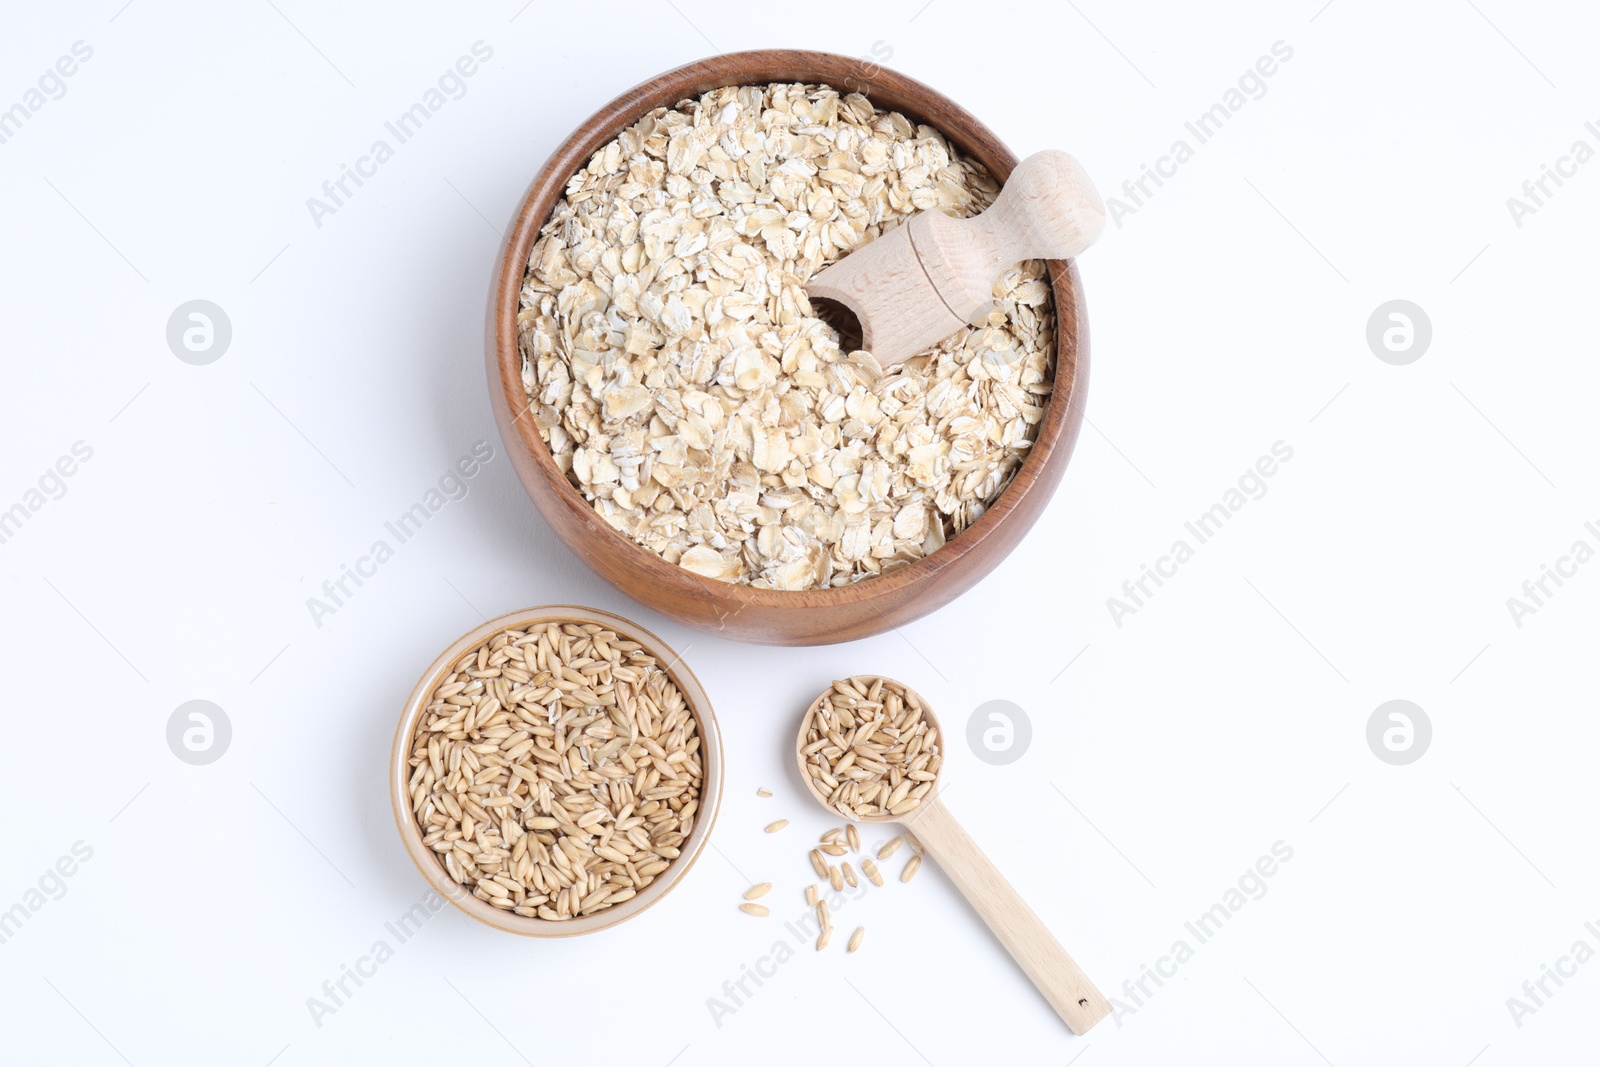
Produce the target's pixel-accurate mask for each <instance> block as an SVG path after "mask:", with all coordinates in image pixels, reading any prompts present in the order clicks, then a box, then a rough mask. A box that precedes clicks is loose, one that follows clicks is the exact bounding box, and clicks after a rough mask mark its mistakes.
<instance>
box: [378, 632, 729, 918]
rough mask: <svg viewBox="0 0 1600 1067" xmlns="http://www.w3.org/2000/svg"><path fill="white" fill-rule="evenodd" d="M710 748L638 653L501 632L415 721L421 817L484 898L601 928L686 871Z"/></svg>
mask: <svg viewBox="0 0 1600 1067" xmlns="http://www.w3.org/2000/svg"><path fill="white" fill-rule="evenodd" d="M700 748H701V737H700V734H699V731H698V729H697V723H696V720H695V716H694V714H693V712H692V711H691V710H690V708H689V707H688V705H687V703H686V701H685V700H684V697H683V694H682V693H681V692H680V691H679V689H678V687H677V686H676V685H675V684H674V683H673V681H672V679H671V678H670V677H669V676H668V675H667V674H666V672H665V671H664V670H663V669H662V668H661V666H660V665H659V664H657V662H656V660H655V658H654V657H653V656H651V655H650V654H649V653H648V652H646V651H645V650H644V649H643V647H642V646H641V645H640V644H639V643H638V642H636V641H631V640H628V639H626V638H624V637H622V636H620V635H619V634H617V633H616V632H615V631H614V630H610V629H608V628H606V627H604V626H600V625H597V624H594V623H575V622H541V623H536V624H534V625H531V626H528V627H526V628H525V629H517V628H512V629H507V630H502V631H500V632H499V633H497V634H494V635H493V636H492V637H490V638H488V639H487V640H486V641H484V642H483V643H482V644H480V645H479V646H478V647H476V648H474V649H471V650H470V651H468V652H466V653H465V654H464V655H462V656H461V658H460V659H459V660H457V661H456V663H455V665H454V667H453V669H452V670H451V671H450V672H449V673H448V674H446V675H445V676H444V678H443V679H442V680H441V681H440V682H439V684H438V685H437V686H436V687H435V688H434V690H433V692H432V694H431V696H430V698H429V702H428V704H427V706H426V708H424V709H423V712H422V714H421V716H420V717H419V718H418V720H417V726H416V730H415V733H414V734H413V735H412V738H411V744H410V758H409V765H410V766H411V768H412V771H411V776H410V779H409V782H408V791H409V796H410V801H411V811H412V816H413V818H414V819H415V820H416V824H417V827H418V829H419V830H420V832H421V834H422V843H423V845H424V846H425V847H426V848H428V849H430V850H431V851H432V853H433V855H434V857H435V859H436V860H437V861H438V863H439V864H440V866H441V867H442V868H443V870H444V871H445V873H446V874H447V876H448V877H449V878H451V879H452V880H454V881H455V882H456V883H458V884H460V885H463V886H465V887H467V888H468V889H469V890H470V891H471V892H472V894H473V895H474V896H476V897H477V898H478V899H479V900H482V901H484V902H485V903H487V904H490V905H492V906H493V907H496V908H500V909H502V910H505V911H510V912H514V913H516V914H518V915H523V916H528V917H530V918H540V919H547V920H557V921H559V920H567V919H572V918H574V917H577V916H588V915H595V914H597V913H599V912H601V911H604V910H606V909H608V908H611V907H614V906H616V905H618V904H621V903H622V902H624V901H626V900H630V899H632V898H633V897H634V896H635V895H636V894H637V893H638V892H639V891H640V890H642V889H644V888H645V887H646V886H648V885H649V884H650V883H651V882H652V881H654V880H655V879H656V878H657V877H658V876H659V875H661V873H662V872H664V871H665V870H667V868H668V867H669V866H670V865H671V864H672V862H673V861H674V860H676V859H677V858H678V856H679V854H680V848H681V846H682V845H683V843H684V841H685V839H686V838H687V837H688V836H689V833H690V831H691V830H692V829H693V827H694V825H695V819H696V815H697V813H698V810H699V807H700V797H701V792H702V789H703V788H704V783H705V774H704V770H703V765H702V760H701V751H700Z"/></svg>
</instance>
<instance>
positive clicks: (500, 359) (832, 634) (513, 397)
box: [487, 49, 1089, 645]
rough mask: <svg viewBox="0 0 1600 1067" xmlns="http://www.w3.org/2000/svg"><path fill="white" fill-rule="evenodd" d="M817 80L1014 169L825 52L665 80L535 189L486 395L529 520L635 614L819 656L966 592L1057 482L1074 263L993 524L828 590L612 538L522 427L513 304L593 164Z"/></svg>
mask: <svg viewBox="0 0 1600 1067" xmlns="http://www.w3.org/2000/svg"><path fill="white" fill-rule="evenodd" d="M769 82H826V83H828V84H829V85H832V86H834V87H836V88H839V89H841V90H846V91H851V92H860V93H863V94H864V95H866V96H867V97H868V98H869V99H871V100H872V102H873V103H874V104H876V105H877V106H878V107H880V108H886V109H892V110H895V111H899V112H901V113H903V114H905V115H906V116H907V117H909V118H911V119H912V120H914V121H917V122H923V123H926V124H928V125H930V126H933V127H934V128H936V129H938V130H939V131H940V132H941V133H943V134H944V136H945V137H946V138H947V139H948V140H949V141H950V143H951V144H952V145H954V146H955V148H956V150H957V151H959V152H960V153H962V154H963V155H965V156H967V157H968V158H971V159H975V160H977V161H978V162H980V163H982V164H983V165H984V166H985V167H986V168H988V170H989V172H990V173H991V174H993V175H994V176H995V178H996V179H1000V180H1004V179H1005V178H1006V177H1007V176H1008V175H1009V174H1010V173H1011V169H1012V168H1013V167H1014V166H1016V163H1017V159H1016V157H1015V156H1014V155H1012V154H1011V151H1010V150H1009V149H1007V148H1006V146H1005V145H1004V144H1002V143H1001V142H1000V140H999V138H997V137H996V136H995V135H994V134H993V133H992V132H990V130H989V129H988V127H986V126H984V125H983V124H982V123H981V122H979V121H978V120H977V119H976V118H974V117H973V116H971V115H969V114H968V113H967V112H966V111H964V110H962V109H961V108H960V107H958V106H957V105H956V104H955V103H953V102H952V101H950V100H949V99H947V98H946V97H944V96H942V95H940V94H939V93H937V92H935V91H934V90H932V89H930V88H928V87H927V86H926V85H923V84H922V83H921V82H918V81H914V80H912V79H911V78H908V77H906V76H905V75H903V74H897V73H896V72H894V71H892V70H888V69H885V68H882V67H878V66H876V65H874V64H871V63H869V62H867V61H864V60H859V59H852V58H850V57H848V56H837V55H832V54H830V53H827V52H801V51H791V50H787V49H783V50H771V51H759V52H738V53H734V54H731V55H724V56H717V57H715V58H712V59H706V60H701V61H700V62H697V63H690V64H689V65H687V66H684V67H679V68H678V69H677V70H671V71H668V72H667V73H665V74H662V75H659V76H657V77H655V78H652V79H650V80H649V81H647V82H645V83H644V84H642V85H639V86H637V87H635V88H633V89H631V90H629V91H628V92H626V93H624V94H623V95H621V96H619V97H618V98H617V99H615V100H613V101H612V102H611V103H609V104H607V105H606V106H605V107H603V108H601V109H600V110H599V111H598V112H596V113H595V114H594V115H593V116H592V117H591V118H590V119H589V120H588V121H587V122H585V123H584V124H583V125H582V126H580V127H579V128H578V130H577V132H576V133H574V134H573V135H572V136H571V137H569V138H567V140H566V141H565V142H563V143H562V144H561V146H560V147H559V148H557V149H556V150H555V153H554V154H553V155H551V157H550V159H549V161H548V162H546V163H545V165H544V169H543V170H542V171H540V172H539V175H538V177H536V178H535V179H534V180H533V185H532V186H531V187H529V189H528V193H527V196H526V197H525V198H524V199H523V201H522V206H521V207H520V208H519V209H518V211H517V214H516V217H515V219H514V220H513V221H512V225H511V229H510V231H509V232H508V234H507V237H506V240H505V242H504V244H503V245H502V246H501V252H500V270H499V276H498V278H497V280H496V281H495V284H494V287H493V289H492V291H491V292H490V294H489V319H488V339H487V355H488V370H489V395H490V399H491V401H492V404H493V407H494V413H495V420H496V422H498V423H499V426H500V436H501V438H502V439H503V440H504V441H505V445H506V451H507V453H508V454H509V455H510V457H511V463H512V466H513V467H514V468H515V469H516V472H517V476H518V477H519V478H520V479H521V480H522V485H523V488H524V489H526V490H527V492H528V495H529V496H530V497H531V498H532V499H533V502H534V504H535V506H537V507H538V509H539V512H540V514H542V515H543V516H544V518H545V521H546V522H548V523H549V524H550V527H551V529H552V530H554V531H555V533H556V536H558V537H560V538H561V540H562V541H564V542H565V543H566V545H567V547H569V548H570V549H572V551H573V552H575V553H577V555H578V556H579V558H581V559H582V560H583V561H584V562H585V563H587V564H588V565H589V566H590V567H592V568H593V569H594V570H595V572H596V573H598V574H599V575H600V576H601V577H602V578H604V579H606V580H607V581H608V582H610V583H611V584H612V585H614V586H616V587H617V588H618V589H620V590H622V591H623V592H624V593H626V594H628V595H629V596H631V597H633V598H634V599H635V600H637V601H639V602H640V603H642V604H644V605H646V606H648V607H650V608H653V609H654V610H656V611H659V612H661V613H662V614H664V615H669V616H671V617H673V618H675V619H677V620H679V621H680V622H683V623H685V624H687V625H689V626H693V627H695V628H697V629H700V630H704V631H707V632H709V633H716V634H721V635H722V636H725V637H732V638H736V639H738V640H743V641H758V642H763V643H767V644H778V645H821V644H830V643H832V642H836V641H850V640H855V639H857V638H861V637H868V636H871V635H872V634H877V633H882V632H884V631H886V630H890V629H893V628H895V627H897V626H901V625H904V624H905V623H908V622H910V621H911V620H913V619H916V618H919V617H921V616H923V615H926V614H927V613H928V612H930V611H933V610H934V609H935V608H938V607H941V606H943V605H945V604H947V603H949V602H950V601H951V600H954V599H955V598H956V597H958V596H960V595H961V594H962V593H964V592H966V591H967V590H968V589H970V588H971V587H972V586H973V585H974V584H976V583H977V582H978V580H979V579H981V578H982V577H983V576H984V575H986V574H988V573H989V572H990V571H991V570H993V569H994V568H995V566H996V565H998V564H999V563H1000V561H1001V560H1003V559H1005V557H1006V556H1007V555H1008V554H1009V553H1010V552H1011V550H1012V549H1013V548H1015V547H1016V545H1017V543H1018V542H1019V541H1021V540H1022V537H1023V535H1025V534H1026V533H1027V532H1028V530H1029V528H1030V527H1032V526H1033V524H1034V522H1035V521H1036V520H1037V519H1038V518H1039V515H1040V513H1041V512H1043V511H1044V508H1045V505H1046V504H1047V503H1048V502H1049V500H1050V494H1051V493H1052V492H1053V491H1054V490H1055V487H1056V485H1057V484H1058V483H1059V482H1060V481H1061V475H1062V472H1063V471H1064V470H1065V468H1066V465H1067V460H1068V459H1069V458H1070V457H1071V455H1072V446H1073V444H1074V443H1075V442H1076V441H1077V437H1078V430H1079V427H1080V426H1081V424H1082V422H1083V406H1084V393H1085V391H1086V388H1087V386H1088V380H1089V375H1088V369H1089V364H1088V359H1089V331H1088V325H1087V323H1086V321H1085V319H1084V311H1083V286H1082V282H1081V280H1080V279H1079V277H1078V271H1077V268H1076V267H1075V266H1074V264H1072V263H1071V262H1062V261H1057V260H1052V261H1051V262H1050V282H1051V287H1052V290H1053V292H1054V297H1055V311H1056V351H1055V388H1054V392H1053V394H1052V396H1051V399H1050V403H1049V405H1048V406H1047V407H1046V409H1045V415H1044V419H1043V420H1042V422H1041V423H1040V425H1039V428H1038V434H1037V436H1036V438H1035V440H1034V444H1033V448H1032V449H1031V451H1030V452H1029V454H1028V457H1027V459H1026V460H1025V461H1024V462H1023V464H1022V466H1021V467H1020V468H1019V469H1018V471H1017V472H1016V474H1015V475H1014V476H1013V477H1012V479H1011V482H1010V484H1008V485H1007V486H1006V488H1005V490H1004V491H1003V492H1002V493H1001V494H1000V497H999V499H998V500H996V501H995V503H994V504H993V505H992V506H990V508H989V509H988V511H986V512H985V513H984V515H983V516H982V517H981V518H980V519H978V521H977V522H975V523H973V524H972V525H971V526H970V527H968V528H967V529H966V530H964V531H962V532H961V533H960V534H958V535H957V536H955V537H952V538H951V539H950V540H949V541H948V542H947V543H946V544H945V545H944V547H942V548H940V549H938V550H937V551H935V552H933V553H931V554H929V555H928V556H925V557H924V558H922V559H920V560H917V561H915V562H913V563H910V564H907V565H905V566H903V567H900V568H898V569H896V570H894V571H891V572H889V573H888V574H883V575H879V576H877V577H874V578H868V579H865V580H863V581H859V582H856V583H854V584H851V585H847V586H842V587H838V588H830V589H812V590H804V591H784V590H773V589H754V588H751V587H750V586H746V585H733V584H731V583H727V582H719V581H717V580H715V579H713V578H705V577H702V576H701V575H698V574H693V573H691V572H689V571H686V570H683V569H682V568H681V567H678V566H676V565H675V564H672V563H668V562H667V561H666V560H664V559H662V558H661V557H660V556H658V555H656V554H655V553H654V552H651V551H650V550H649V549H646V548H644V547H643V546H641V545H638V544H635V543H634V542H633V540H632V539H630V538H629V537H627V536H626V535H625V534H622V533H620V532H618V531H617V530H614V529H612V528H611V527H610V526H609V525H607V524H606V522H605V521H604V520H603V519H601V517H600V516H599V514H598V513H596V511H595V510H594V506H593V505H592V504H590V503H589V501H587V500H585V499H584V498H583V496H582V494H581V493H579V492H578V490H577V489H576V488H575V487H574V486H573V485H572V483H571V482H569V481H568V480H567V477H566V475H564V474H562V473H561V471H560V470H559V469H558V468H557V467H556V465H555V461H554V460H553V459H552V458H551V456H550V451H549V449H548V448H547V447H546V445H545V443H544V441H543V440H542V439H541V438H540V436H539V430H538V427H537V426H535V425H534V421H533V418H532V417H531V415H530V411H529V407H530V405H529V403H528V398H527V394H526V393H525V392H524V390H523V386H522V354H521V352H520V351H519V350H518V347H517V311H518V299H519V294H520V292H521V289H522V280H523V276H524V275H525V274H526V272H527V267H528V256H529V253H530V252H531V251H532V249H533V246H534V243H535V242H536V241H537V240H538V237H539V230H540V228H541V227H542V226H543V225H544V224H545V222H546V221H548V220H549V218H550V215H551V212H552V211H553V210H554V209H555V206H556V204H557V202H558V201H559V200H560V199H561V196H562V194H563V192H564V191H565V189H566V185H567V181H568V179H569V178H571V177H572V175H573V174H575V173H577V171H578V170H580V169H581V168H582V167H583V166H585V165H586V164H587V163H588V162H589V159H590V158H591V157H592V156H593V155H594V153H595V152H596V151H598V150H599V149H600V148H602V147H604V146H605V145H606V144H607V143H608V142H610V141H611V140H612V139H614V138H615V137H616V136H617V134H619V133H620V132H622V130H624V129H625V128H627V127H628V126H630V125H631V124H632V123H634V122H635V121H637V120H638V119H639V118H640V117H642V116H643V115H644V114H646V113H647V112H649V111H652V110H654V109H655V108H658V107H671V106H673V105H675V104H677V103H679V102H681V101H683V100H685V99H690V98H693V97H696V96H698V95H700V94H701V93H704V92H708V91H709V90H711V89H716V88H720V87H722V86H725V85H755V84H765V83H769Z"/></svg>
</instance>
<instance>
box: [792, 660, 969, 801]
mask: <svg viewBox="0 0 1600 1067" xmlns="http://www.w3.org/2000/svg"><path fill="white" fill-rule="evenodd" d="M858 678H864V679H866V680H867V681H868V683H869V684H870V683H871V682H872V681H873V680H876V679H879V678H881V679H883V680H884V681H885V682H893V683H894V684H895V685H898V686H899V687H900V688H902V689H904V690H905V691H906V692H907V693H910V694H911V695H912V696H914V697H916V698H917V702H918V703H919V704H921V705H922V717H923V718H924V719H927V720H928V722H929V723H930V724H932V726H933V728H934V729H935V730H937V731H938V734H939V751H940V752H943V751H945V745H946V738H945V735H944V727H943V726H941V725H940V724H939V716H938V715H937V714H935V713H934V710H933V705H931V704H929V703H928V698H927V697H925V696H923V695H922V694H921V693H919V692H917V691H916V690H915V689H913V688H911V687H910V686H909V685H906V683H904V682H902V681H901V680H900V679H898V678H891V677H889V676H888V675H887V674H852V675H850V676H849V677H848V678H844V679H841V681H848V682H853V681H855V680H856V679H858ZM831 692H833V683H832V682H830V683H828V688H826V689H824V690H823V691H822V692H820V693H818V694H817V699H815V700H813V701H812V702H811V705H810V707H808V708H806V713H805V714H804V715H802V716H801V717H800V732H799V733H797V734H796V735H795V740H794V758H795V763H796V764H797V765H798V766H799V767H800V781H801V782H803V783H804V784H805V787H806V791H807V792H808V793H810V794H811V798H812V799H813V800H815V801H816V802H817V803H818V804H821V805H822V807H823V810H824V811H826V812H828V814H830V815H844V812H842V811H840V810H839V809H838V808H835V807H834V806H833V805H832V804H829V803H828V798H827V797H825V796H823V795H822V794H821V793H819V792H817V787H816V786H815V785H813V784H812V782H811V774H810V772H809V771H807V770H806V757H805V753H804V752H803V751H802V750H803V749H804V748H805V747H806V733H807V732H808V731H809V730H810V728H811V719H812V716H814V715H816V713H817V707H818V705H820V704H821V703H822V699H823V697H826V696H827V695H828V694H829V693H831ZM942 777H944V766H943V763H941V764H940V772H939V773H938V774H936V775H934V776H933V788H932V789H930V790H928V792H927V795H926V796H924V797H923V798H922V800H921V801H920V802H919V803H918V804H917V806H916V807H914V808H912V809H911V810H910V811H908V812H906V813H905V814H904V815H869V816H866V817H865V818H860V817H857V816H854V815H844V817H845V818H847V819H849V820H850V821H851V822H870V823H883V822H897V823H905V822H906V821H908V820H909V819H911V818H913V817H914V816H915V815H916V814H917V813H918V812H919V811H922V810H923V809H925V808H926V807H927V806H928V805H929V804H931V803H933V801H934V799H935V798H936V797H938V795H939V779H940V778H942Z"/></svg>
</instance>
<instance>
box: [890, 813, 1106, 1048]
mask: <svg viewBox="0 0 1600 1067" xmlns="http://www.w3.org/2000/svg"><path fill="white" fill-rule="evenodd" d="M906 826H907V828H908V829H910V830H911V831H912V833H914V834H916V835H917V839H918V840H919V841H921V842H922V844H923V845H924V846H925V847H926V848H927V851H928V853H929V855H931V856H932V857H933V859H934V860H935V861H936V862H937V863H938V864H939V866H940V867H941V868H942V869H943V870H944V873H945V874H947V875H949V876H950V880H951V881H952V882H954V883H955V885H956V888H957V889H959V890H961V893H962V895H963V896H965V897H966V898H967V903H969V904H971V905H972V907H973V910H974V911H976V912H977V913H978V915H979V916H980V917H981V918H982V919H983V921H984V922H985V923H987V924H988V925H989V929H990V930H992V931H994V935H995V937H997V938H999V939H1000V943H1001V944H1003V945H1004V946H1005V947H1006V951H1008V952H1010V953H1011V958H1012V959H1014V960H1016V961H1017V963H1018V964H1019V965H1020V966H1021V967H1022V969H1023V971H1024V972H1026V973H1027V975H1028V977H1029V978H1030V979H1031V980H1032V981H1033V984H1034V985H1035V986H1037V987H1038V989H1039V992H1040V993H1042V994H1044V998H1045V1000H1047V1001H1049V1002H1050V1006H1051V1007H1052V1008H1054V1009H1055V1010H1056V1014H1057V1015H1059V1016H1061V1018H1062V1019H1063V1020H1065V1022H1066V1024H1067V1026H1069V1027H1070V1028H1071V1029H1072V1032H1073V1033H1075V1034H1082V1033H1085V1032H1087V1031H1088V1029H1089V1028H1090V1027H1091V1026H1093V1025H1094V1024H1095V1023H1097V1022H1099V1021H1100V1020H1101V1019H1104V1018H1105V1017H1106V1016H1107V1015H1109V1014H1110V1013H1111V1005H1110V1003H1108V1002H1107V1000H1106V998H1105V996H1104V995H1103V994H1102V993H1101V992H1100V990H1098V989H1096V988H1095V986H1094V983H1093V982H1091V981H1090V980H1089V977H1088V975H1086V974H1084V973H1083V971H1082V970H1080V969H1079V967H1078V965H1077V964H1076V963H1074V962H1073V960H1072V957H1071V956H1069V955H1067V951H1066V949H1064V948H1062V947H1061V945H1060V943H1058V942H1057V941H1056V939H1055V937H1054V936H1053V935H1052V934H1051V933H1050V929H1049V927H1047V926H1045V924H1044V923H1042V922H1040V921H1039V917H1038V916H1037V915H1035V914H1034V913H1033V909H1032V908H1030V907H1028V904H1027V902H1026V901H1024V900H1023V899H1022V897H1021V896H1020V895H1018V893H1017V891H1016V890H1015V889H1013V888H1011V883H1010V882H1007V881H1006V880H1005V876H1004V875H1002V874H1001V873H1000V871H999V870H998V869H997V868H996V867H995V865H994V864H993V863H991V862H990V861H989V857H988V856H985V855H984V854H983V850H982V849H980V848H979V847H978V846H977V843H976V842H974V841H973V840H972V838H971V837H969V836H968V835H967V832H966V831H965V830H963V829H962V828H961V824H960V823H958V822H957V821H956V818H955V816H954V815H951V814H950V811H949V809H948V808H946V807H945V806H944V805H943V804H942V803H941V802H940V801H939V799H938V797H937V796H934V797H930V798H928V800H927V801H926V802H924V803H923V804H921V805H919V806H918V807H917V809H916V811H915V812H913V813H912V818H911V820H909V821H907V823H906Z"/></svg>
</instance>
